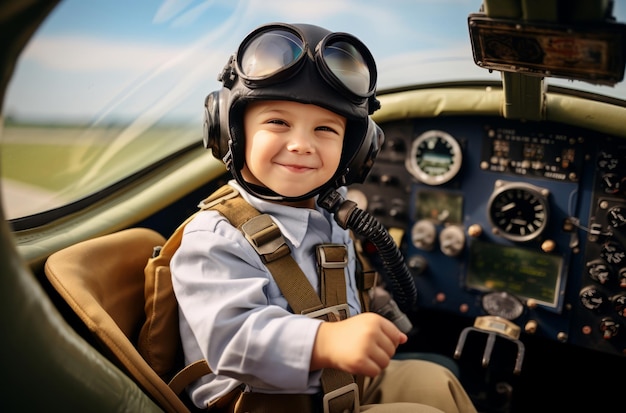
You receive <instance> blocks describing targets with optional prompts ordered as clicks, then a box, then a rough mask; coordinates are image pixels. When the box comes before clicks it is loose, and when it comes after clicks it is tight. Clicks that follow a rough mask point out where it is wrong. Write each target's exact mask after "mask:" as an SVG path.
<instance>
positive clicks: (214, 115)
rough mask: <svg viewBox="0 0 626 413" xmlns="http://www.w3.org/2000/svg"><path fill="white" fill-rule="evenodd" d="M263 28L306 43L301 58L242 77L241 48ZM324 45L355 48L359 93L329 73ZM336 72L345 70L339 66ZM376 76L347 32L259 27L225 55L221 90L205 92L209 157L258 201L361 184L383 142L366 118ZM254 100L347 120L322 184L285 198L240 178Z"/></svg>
mask: <svg viewBox="0 0 626 413" xmlns="http://www.w3.org/2000/svg"><path fill="white" fill-rule="evenodd" d="M268 32H269V33H273V32H279V33H280V34H281V35H282V34H287V35H288V36H286V37H291V36H293V37H294V39H298V40H299V41H301V42H302V44H303V45H306V46H303V53H301V56H298V55H297V53H294V56H296V61H295V62H292V63H289V62H288V64H286V65H285V69H284V70H282V71H280V73H278V74H276V72H273V73H271V74H270V75H269V76H267V77H266V78H259V77H253V76H247V75H246V73H245V70H244V69H242V66H241V65H242V62H241V60H244V58H242V55H243V54H244V53H243V52H242V50H244V49H245V48H246V47H247V46H248V45H249V44H251V43H252V42H254V41H255V39H258V37H259V36H260V35H262V34H263V33H268ZM281 41H282V40H281ZM342 42H343V43H342ZM324 45H326V46H328V48H329V49H331V48H333V45H339V48H341V47H342V46H343V47H345V48H346V49H347V50H350V51H353V50H358V56H359V57H360V59H361V63H362V64H361V65H360V66H361V71H362V72H365V73H366V76H364V77H362V78H361V83H363V82H369V84H367V85H366V87H365V88H363V87H361V88H360V89H359V90H358V91H351V90H350V89H349V87H346V86H345V85H343V84H342V83H341V81H340V80H337V78H336V77H335V76H334V75H333V73H332V70H333V69H329V68H328V65H327V62H326V61H324V56H323V49H324ZM346 45H347V47H346ZM353 46H356V47H353ZM335 49H336V48H335ZM341 52H342V53H341V54H342V56H343V55H345V54H346V53H344V50H341ZM257 58H258V57H257ZM281 58H282V56H281ZM343 59H345V57H343ZM257 60H258V59H257ZM353 60H355V59H353ZM339 64H340V65H341V64H344V63H339ZM331 65H332V62H331ZM364 68H365V69H364ZM335 71H339V72H341V73H343V72H344V70H343V68H340V70H335ZM340 76H343V74H340ZM376 77H377V73H376V65H375V62H374V59H373V57H372V55H371V53H370V52H369V50H368V49H367V48H366V47H365V45H364V44H363V43H361V42H360V41H359V40H358V39H356V38H355V37H354V36H352V35H349V34H347V33H333V32H330V31H329V30H326V29H324V28H322V27H319V26H314V25H309V24H293V25H290V24H283V23H271V24H268V25H264V26H261V27H259V28H257V29H256V30H254V31H252V32H251V33H250V34H249V35H248V36H247V37H246V38H245V39H244V41H243V42H242V44H241V46H240V47H239V50H238V51H237V53H235V54H233V55H232V56H230V58H229V60H228V62H227V63H226V65H225V67H224V69H223V70H222V72H221V73H220V74H219V76H218V80H219V81H220V82H222V84H223V87H222V89H221V90H218V91H214V92H212V93H210V94H209V95H208V96H207V97H206V99H205V113H204V131H203V141H204V145H205V147H206V148H210V149H211V150H212V151H213V156H215V157H217V158H218V159H221V160H222V161H223V162H224V163H225V165H226V166H227V168H228V169H229V171H230V172H231V174H232V175H233V177H234V178H235V179H236V180H237V182H238V183H239V184H240V185H241V186H242V187H244V188H245V189H246V190H248V191H249V192H250V193H252V194H254V195H256V196H258V197H260V198H262V199H267V200H273V201H300V200H304V199H308V198H311V197H312V196H316V195H323V194H325V193H327V192H328V191H331V190H334V189H337V188H339V187H341V186H345V185H350V184H352V183H362V182H364V180H365V178H366V176H367V174H368V173H369V171H370V169H371V167H372V165H373V162H374V159H375V158H376V156H377V154H378V152H379V150H380V147H381V145H382V143H383V141H384V135H383V132H382V130H381V129H380V127H378V125H376V123H375V122H374V121H373V120H372V119H371V118H370V115H371V114H372V113H373V112H374V111H376V110H377V109H379V108H380V102H379V101H378V100H377V99H376V92H375V90H376ZM363 79H365V81H363ZM348 82H350V80H349V79H348ZM254 100H289V101H294V102H299V103H304V104H314V105H317V106H320V107H323V108H326V109H328V110H330V111H333V112H335V113H337V114H340V115H342V116H344V117H345V118H346V119H347V125H346V131H345V136H344V144H343V150H342V155H341V160H340V164H339V167H338V168H337V171H336V172H335V174H334V176H333V177H332V178H331V179H330V180H329V181H328V182H327V183H325V184H324V185H322V186H321V187H318V188H316V189H314V190H313V191H311V192H309V193H307V194H303V195H302V196H298V197H285V196H282V195H280V194H277V193H275V192H273V191H271V190H269V189H267V188H260V187H258V186H256V185H252V184H249V183H247V182H245V181H244V179H243V177H242V176H241V169H242V168H243V166H244V162H245V150H244V149H245V136H244V127H243V115H244V110H245V107H246V104H247V103H249V102H251V101H254Z"/></svg>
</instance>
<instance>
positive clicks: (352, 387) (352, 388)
mask: <svg viewBox="0 0 626 413" xmlns="http://www.w3.org/2000/svg"><path fill="white" fill-rule="evenodd" d="M349 392H353V393H354V407H353V408H352V411H349V410H347V409H346V410H345V411H344V412H342V413H355V412H358V411H359V410H360V408H361V406H360V404H359V386H357V384H356V383H350V384H346V385H345V386H343V387H340V388H338V389H336V390H333V391H331V392H328V393H326V394H325V395H324V398H323V399H322V405H323V406H324V413H331V410H330V401H331V400H333V399H336V398H337V397H341V396H343V395H344V394H348V393H349ZM333 413H335V412H333Z"/></svg>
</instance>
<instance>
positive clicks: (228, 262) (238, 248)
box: [171, 211, 321, 393]
mask: <svg viewBox="0 0 626 413" xmlns="http://www.w3.org/2000/svg"><path fill="white" fill-rule="evenodd" d="M171 270H172V281H173V285H174V292H175V294H176V297H177V299H178V303H179V309H180V317H181V318H182V319H184V321H185V322H186V324H187V325H188V326H189V329H190V331H191V333H192V334H193V337H191V339H192V340H194V341H195V346H196V347H197V348H198V349H199V350H200V351H201V352H202V356H203V357H204V358H206V359H207V360H208V362H209V365H210V367H211V369H212V370H213V372H214V373H215V374H216V375H222V376H227V377H231V378H233V379H236V380H239V381H241V382H245V383H246V384H247V385H248V386H250V387H251V388H253V389H256V390H258V391H265V392H273V391H280V392H298V393H303V392H307V389H308V390H309V391H310V389H311V387H314V386H318V385H319V372H313V373H310V372H309V366H310V362H311V354H312V349H313V344H314V341H315V336H316V334H317V329H318V327H319V325H320V323H321V321H320V320H315V319H311V318H308V317H306V316H302V315H295V314H293V313H290V312H289V311H288V310H287V305H286V302H285V300H284V298H283V297H282V294H281V293H280V289H279V288H278V286H277V285H276V283H275V282H274V281H273V279H272V278H271V275H270V274H269V272H268V270H267V268H266V267H265V266H264V265H263V263H262V261H261V259H260V257H259V256H258V255H257V253H256V252H255V251H254V249H253V248H252V247H251V246H250V245H249V243H248V241H247V240H246V239H245V238H244V236H243V235H242V234H241V232H240V231H239V230H238V229H236V228H234V227H233V226H232V225H230V223H229V222H228V221H226V220H225V219H224V218H223V217H221V215H219V214H218V213H217V212H215V211H205V212H203V213H201V214H199V215H198V216H197V217H196V218H195V219H194V220H193V221H192V222H190V223H189V224H188V225H187V227H186V229H185V232H184V235H183V238H182V243H181V246H180V247H179V249H178V250H177V252H176V253H175V255H174V257H173V258H172V261H171ZM189 339H190V337H183V342H185V341H186V340H189Z"/></svg>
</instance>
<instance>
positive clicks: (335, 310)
mask: <svg viewBox="0 0 626 413" xmlns="http://www.w3.org/2000/svg"><path fill="white" fill-rule="evenodd" d="M340 311H344V314H345V315H346V318H347V317H348V315H349V314H350V307H348V304H337V305H331V306H330V307H324V308H322V309H320V310H314V311H311V312H307V310H303V311H302V314H303V315H306V316H308V317H311V318H320V317H322V316H325V315H328V314H333V315H334V316H335V317H337V320H342V319H343V317H342V316H341V313H340Z"/></svg>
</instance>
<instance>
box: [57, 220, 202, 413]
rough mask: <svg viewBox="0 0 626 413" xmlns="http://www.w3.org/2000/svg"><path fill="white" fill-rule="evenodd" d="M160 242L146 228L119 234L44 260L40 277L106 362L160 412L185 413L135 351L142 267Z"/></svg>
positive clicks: (141, 304)
mask: <svg viewBox="0 0 626 413" xmlns="http://www.w3.org/2000/svg"><path fill="white" fill-rule="evenodd" d="M164 242H165V239H164V238H163V236H161V235H160V234H159V233H157V232H155V231H153V230H150V229H147V228H131V229H127V230H123V231H119V232H116V233H113V234H109V235H104V236H101V237H97V238H93V239H90V240H86V241H83V242H80V243H77V244H74V245H71V246H69V247H67V248H65V249H63V250H60V251H58V252H56V253H54V254H52V255H50V257H49V258H48V260H47V261H46V264H45V273H46V276H47V277H48V279H49V281H50V283H51V284H52V286H53V287H54V288H55V289H56V290H57V291H58V292H59V294H60V295H61V297H62V298H63V299H64V300H65V301H66V302H67V303H68V304H69V306H70V307H71V308H72V310H74V312H75V313H76V314H77V315H78V317H79V318H80V319H81V320H82V321H83V322H84V323H85V325H86V326H87V328H88V329H89V330H90V331H91V332H92V333H93V334H94V336H95V337H96V339H97V340H98V341H99V342H100V343H101V344H102V345H103V353H105V355H106V356H107V357H108V358H109V359H111V361H113V362H114V363H115V364H116V365H117V366H119V367H120V368H121V369H122V370H124V371H126V372H127V373H128V374H129V376H130V377H131V378H133V379H134V380H135V381H136V382H137V384H139V386H141V387H142V388H143V389H144V390H145V391H146V392H147V393H148V394H149V395H150V396H151V397H152V398H153V399H154V400H155V401H156V402H157V403H158V404H159V405H160V406H161V407H162V408H163V409H164V410H165V411H167V412H189V411H190V408H189V407H188V406H187V404H185V403H184V402H183V401H182V399H181V398H179V396H178V395H177V394H176V393H175V392H174V391H173V390H172V389H171V388H170V387H169V386H168V384H167V383H166V382H165V381H164V380H163V379H162V378H161V377H160V376H159V375H158V374H157V373H156V372H155V371H154V370H153V368H152V367H151V366H150V365H149V364H148V363H147V361H146V360H145V359H144V358H143V357H142V356H141V354H140V353H139V351H138V350H137V340H138V336H139V332H140V330H141V327H142V326H143V324H144V323H145V320H146V315H145V311H144V303H145V299H144V297H145V295H144V287H145V277H144V267H145V266H146V263H147V261H148V259H149V258H150V257H151V255H152V251H153V248H154V247H155V246H158V245H163V243H164Z"/></svg>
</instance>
